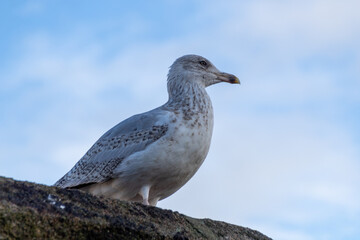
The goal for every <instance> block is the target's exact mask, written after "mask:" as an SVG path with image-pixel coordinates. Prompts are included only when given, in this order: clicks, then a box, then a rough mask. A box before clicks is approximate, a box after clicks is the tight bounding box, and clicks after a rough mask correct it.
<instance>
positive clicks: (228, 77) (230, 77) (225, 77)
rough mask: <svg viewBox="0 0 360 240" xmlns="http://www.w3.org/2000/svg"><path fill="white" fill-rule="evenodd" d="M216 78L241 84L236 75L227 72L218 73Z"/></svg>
mask: <svg viewBox="0 0 360 240" xmlns="http://www.w3.org/2000/svg"><path fill="white" fill-rule="evenodd" d="M216 79H217V80H219V81H221V82H228V83H232V84H234V83H236V84H240V80H239V79H238V78H237V77H236V76H235V75H232V74H229V73H225V72H219V73H216Z"/></svg>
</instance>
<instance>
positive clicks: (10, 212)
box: [0, 177, 270, 240]
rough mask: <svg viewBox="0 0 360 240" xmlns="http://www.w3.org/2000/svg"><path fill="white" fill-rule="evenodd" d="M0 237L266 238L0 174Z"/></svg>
mask: <svg viewBox="0 0 360 240" xmlns="http://www.w3.org/2000/svg"><path fill="white" fill-rule="evenodd" d="M0 239H246V240H250V239H264V240H265V239H270V238H268V237H266V236H265V235H263V234H261V233H259V232H257V231H254V230H251V229H249V228H244V227H239V226H235V225H232V224H228V223H224V222H219V221H213V220H210V219H195V218H191V217H188V216H184V215H182V214H179V213H178V212H173V211H170V210H164V209H160V208H157V207H151V206H144V205H142V204H138V203H129V202H122V201H118V200H111V199H105V198H100V197H96V196H92V195H90V194H88V193H84V192H81V191H78V190H65V189H60V188H55V187H49V186H45V185H40V184H35V183H29V182H22V181H15V180H13V179H9V178H4V177H0Z"/></svg>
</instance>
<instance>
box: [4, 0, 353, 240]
mask: <svg viewBox="0 0 360 240" xmlns="http://www.w3.org/2000/svg"><path fill="white" fill-rule="evenodd" d="M359 9H360V2H359V1H357V0H342V1H340V0H338V1H336V0H326V1H325V0H312V1H310V0H305V1H291V0H290V1H281V0H268V1H261V0H244V1H235V0H234V1H221V2H220V1H200V0H198V1H188V0H180V1H140V0H139V1H126V2H125V1H111V0H108V1H101V2H100V1H85V0H78V1H59V0H54V1H34V0H29V1H10V0H5V1H1V3H0V19H1V21H0V35H1V38H0V52H1V54H0V175H2V176H6V177H11V178H14V179H18V180H26V181H31V182H37V183H42V184H46V185H51V184H53V183H54V182H55V181H56V180H58V179H59V178H60V177H62V176H63V175H64V174H65V173H66V172H67V171H68V170H70V168H71V167H72V166H73V165H74V164H75V163H76V162H77V161H78V160H79V159H80V158H81V157H82V156H83V155H84V154H85V152H86V151H87V150H88V149H89V148H90V147H91V145H92V144H93V143H94V142H95V141H96V140H97V139H98V138H99V137H100V136H101V135H102V134H103V133H104V132H105V131H107V130H108V129H110V128H111V127H113V126H114V125H115V124H117V123H118V122H120V121H122V120H124V119H126V118H128V117H130V116H131V115H134V114H137V113H141V112H145V111H148V110H151V109H153V108H155V107H158V106H160V105H162V104H163V103H165V102H166V101H167V97H168V95H167V90H166V74H167V71H168V68H169V66H170V65H171V64H172V63H173V61H174V60H175V59H176V58H178V57H180V56H182V55H185V54H190V53H192V54H198V55H202V56H204V57H206V58H208V59H209V60H210V61H212V62H213V63H214V64H215V65H216V67H217V68H218V69H220V70H221V71H225V72H229V73H232V74H235V75H236V76H238V78H239V79H240V81H241V85H240V86H238V85H230V84H225V83H222V84H217V85H214V86H211V87H209V88H208V89H207V90H208V93H209V95H210V96H211V99H212V103H213V107H214V112H215V126H214V132H213V138H212V144H211V147H210V151H209V154H208V156H207V158H206V160H205V162H204V163H203V165H202V167H201V168H200V169H199V171H198V172H197V173H196V175H195V176H194V177H193V178H192V179H191V180H190V181H189V182H188V183H187V184H186V185H185V186H184V187H183V188H181V189H180V190H179V191H178V192H176V193H175V194H173V195H172V196H170V197H169V198H167V199H165V200H163V201H160V202H159V203H158V207H161V208H165V209H171V210H174V211H179V212H181V213H183V214H186V215H189V216H191V217H196V218H212V219H215V220H220V221H226V222H229V223H232V224H236V225H241V226H245V227H249V228H252V229H256V230H258V231H260V232H262V233H264V234H266V235H267V236H269V237H271V238H273V239H280V240H285V239H286V240H315V239H316V240H319V239H320V240H322V239H326V240H332V239H334V240H335V239H350V240H351V239H359V236H360V121H359V120H360V67H359V66H360V44H359V43H360V27H359V26H360V15H359V13H358V10H359Z"/></svg>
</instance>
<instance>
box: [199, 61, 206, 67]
mask: <svg viewBox="0 0 360 240" xmlns="http://www.w3.org/2000/svg"><path fill="white" fill-rule="evenodd" d="M199 63H200V64H201V65H203V66H204V67H206V66H207V62H205V61H200V62H199Z"/></svg>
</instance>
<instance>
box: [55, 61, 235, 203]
mask: <svg viewBox="0 0 360 240" xmlns="http://www.w3.org/2000/svg"><path fill="white" fill-rule="evenodd" d="M220 82H227V83H232V84H240V81H239V79H238V78H237V77H236V76H234V75H232V74H229V73H225V72H220V71H219V70H218V69H217V68H216V67H215V66H214V65H213V64H212V63H211V62H210V61H209V60H207V59H206V58H204V57H201V56H198V55H185V56H182V57H180V58H178V59H176V61H175V62H174V63H173V64H172V65H171V67H170V69H169V73H168V76H167V90H168V94H169V99H168V101H167V102H166V103H165V104H164V105H162V106H160V107H158V108H155V109H153V110H151V111H148V112H145V113H142V114H137V115H134V116H132V117H130V118H128V119H126V120H124V121H122V122H120V123H119V124H117V125H116V126H115V127H113V128H111V129H110V130H109V131H107V132H106V133H105V134H104V135H103V136H101V137H100V139H99V140H98V141H97V142H95V144H94V145H93V146H92V147H91V148H90V149H89V150H88V151H87V153H86V154H85V155H84V156H83V157H82V158H81V159H80V160H79V161H78V162H77V163H76V164H75V166H74V167H73V168H72V169H71V170H70V171H69V172H68V173H66V174H65V175H64V176H63V177H62V178H61V179H59V180H58V181H57V182H56V183H55V184H54V186H57V187H60V188H70V189H71V188H72V189H74V188H75V189H80V190H84V191H86V192H90V193H91V194H94V195H101V196H105V197H108V198H113V199H119V200H125V201H132V202H140V203H143V204H145V205H151V206H156V204H157V202H158V201H159V200H162V199H164V198H167V197H168V196H170V195H172V194H173V193H175V192H176V191H177V190H179V189H180V188H181V187H182V186H183V185H184V184H185V183H186V182H187V181H189V180H190V178H191V177H192V176H193V175H194V174H195V173H196V171H197V170H198V169H199V167H200V166H201V164H202V163H203V161H204V160H205V158H206V156H207V153H208V151H209V148H210V142H211V136H212V131H213V124H214V116H213V107H212V104H211V100H210V97H209V95H208V94H207V92H206V90H205V88H206V87H208V86H210V85H213V84H216V83H220Z"/></svg>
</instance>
